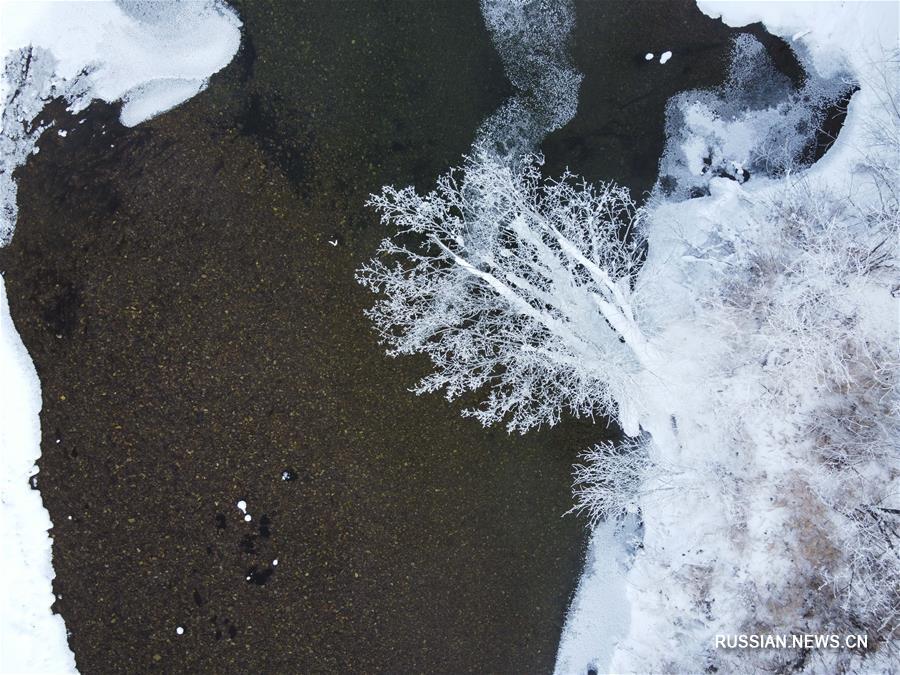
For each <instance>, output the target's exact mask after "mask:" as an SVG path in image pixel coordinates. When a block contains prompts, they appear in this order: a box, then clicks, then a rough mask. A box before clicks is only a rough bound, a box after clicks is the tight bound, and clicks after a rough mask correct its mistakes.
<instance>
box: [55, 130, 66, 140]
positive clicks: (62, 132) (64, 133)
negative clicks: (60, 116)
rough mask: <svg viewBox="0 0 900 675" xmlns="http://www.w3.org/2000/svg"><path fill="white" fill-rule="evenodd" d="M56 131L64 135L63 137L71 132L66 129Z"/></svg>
mask: <svg viewBox="0 0 900 675" xmlns="http://www.w3.org/2000/svg"><path fill="white" fill-rule="evenodd" d="M56 133H57V134H59V135H60V136H62V137H63V138H65V137H66V134H68V133H69V132H68V131H66V130H65V129H60V130H59V131H57V132H56Z"/></svg>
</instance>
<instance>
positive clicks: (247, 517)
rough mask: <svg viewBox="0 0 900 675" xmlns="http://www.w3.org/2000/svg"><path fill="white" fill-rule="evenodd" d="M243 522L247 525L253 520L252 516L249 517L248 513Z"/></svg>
mask: <svg viewBox="0 0 900 675" xmlns="http://www.w3.org/2000/svg"><path fill="white" fill-rule="evenodd" d="M244 520H245V521H247V522H248V523H249V522H250V521H251V520H253V516H251V515H250V514H249V513H248V514H247V515H246V516H244Z"/></svg>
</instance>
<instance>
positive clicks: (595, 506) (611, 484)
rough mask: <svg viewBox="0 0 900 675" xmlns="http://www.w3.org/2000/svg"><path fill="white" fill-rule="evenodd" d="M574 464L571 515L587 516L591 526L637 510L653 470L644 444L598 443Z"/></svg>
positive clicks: (626, 442)
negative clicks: (582, 514) (583, 514)
mask: <svg viewBox="0 0 900 675" xmlns="http://www.w3.org/2000/svg"><path fill="white" fill-rule="evenodd" d="M581 459H582V460H583V461H584V464H576V465H575V467H574V469H575V480H574V482H573V485H572V493H573V495H574V497H575V506H574V507H573V508H572V512H576V513H582V512H584V513H587V515H588V517H589V519H590V523H591V526H592V527H593V526H596V525H597V523H599V522H601V521H603V520H608V519H617V518H621V517H623V516H625V515H626V514H629V513H636V512H637V511H638V509H639V500H638V498H639V496H640V495H641V492H642V488H643V486H644V484H645V483H646V481H647V479H648V477H649V476H648V474H649V472H650V470H651V468H652V467H653V463H652V462H651V460H650V457H649V454H648V452H647V448H646V447H645V445H644V441H642V440H639V439H628V440H626V441H624V442H622V443H617V444H615V443H601V444H599V445H595V446H594V447H593V448H591V449H589V450H587V451H585V452H584V453H582V455H581Z"/></svg>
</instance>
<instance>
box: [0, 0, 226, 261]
mask: <svg viewBox="0 0 900 675" xmlns="http://www.w3.org/2000/svg"><path fill="white" fill-rule="evenodd" d="M239 45H240V21H239V20H238V18H237V15H236V14H235V13H234V12H233V11H232V10H231V9H230V8H228V7H227V5H225V4H224V2H222V0H189V1H188V2H173V1H166V2H147V1H146V0H120V1H119V2H112V1H108V0H103V1H101V2H84V1H76V2H50V1H49V0H28V1H25V0H0V55H2V56H3V59H4V68H5V70H4V74H3V77H0V102H2V106H3V109H2V119H3V124H2V135H0V153H2V154H0V243H2V242H6V241H8V240H9V238H10V237H11V236H12V230H13V227H14V226H15V218H16V204H15V197H16V188H15V183H14V182H13V178H12V173H13V171H14V170H15V168H16V167H17V166H19V165H21V164H22V163H24V162H25V160H26V159H27V158H28V155H29V154H30V153H31V152H32V151H33V150H34V146H35V143H36V142H37V140H38V138H39V137H40V135H41V133H42V132H43V131H44V130H45V127H42V126H36V127H33V126H32V121H33V120H34V118H35V117H36V116H37V115H38V113H40V111H41V109H42V108H43V107H44V105H45V104H46V103H47V102H48V101H50V100H51V99H53V98H56V97H61V98H64V99H65V100H66V101H67V102H68V104H69V110H70V111H72V112H79V111H81V110H84V109H85V108H86V107H87V106H88V105H89V104H90V102H91V101H92V100H93V99H100V100H103V101H107V102H109V103H112V102H115V101H121V102H122V113H121V120H122V123H123V124H125V125H126V126H134V125H135V124H139V123H140V122H143V121H144V120H147V119H150V118H151V117H153V116H154V115H157V114H159V113H161V112H165V111H166V110H169V109H171V108H173V107H174V106H176V105H178V104H179V103H182V102H184V101H186V100H187V99H189V98H191V97H192V96H194V95H195V94H197V93H198V92H200V91H202V90H203V89H204V88H205V87H206V85H207V82H208V80H209V77H210V76H211V75H213V74H214V73H216V72H218V71H219V70H221V69H222V68H224V67H225V66H226V65H227V64H228V63H229V62H230V61H231V59H232V57H233V56H234V55H235V53H236V52H237V50H238V46H239Z"/></svg>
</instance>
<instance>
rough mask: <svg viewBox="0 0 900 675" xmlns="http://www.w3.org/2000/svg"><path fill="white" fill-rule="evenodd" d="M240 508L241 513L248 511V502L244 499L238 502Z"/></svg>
mask: <svg viewBox="0 0 900 675" xmlns="http://www.w3.org/2000/svg"><path fill="white" fill-rule="evenodd" d="M237 507H238V509H240V511H241V513H247V502H245V501H244V500H243V499H242V500H241V501H239V502H238V503H237Z"/></svg>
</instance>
